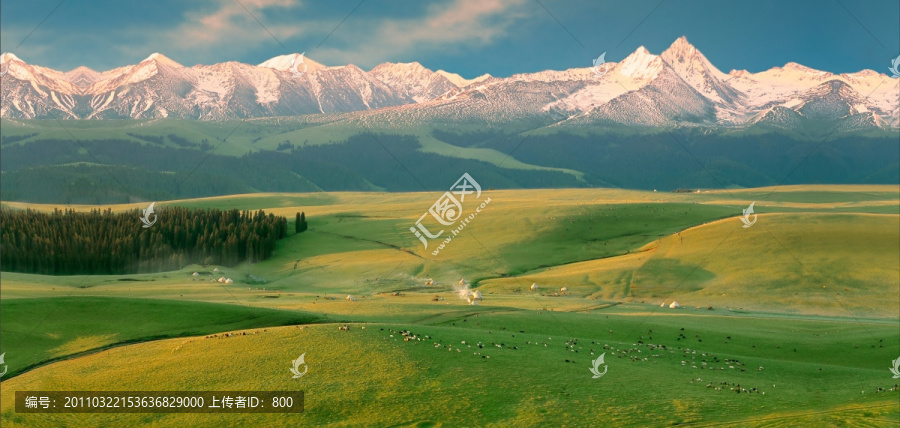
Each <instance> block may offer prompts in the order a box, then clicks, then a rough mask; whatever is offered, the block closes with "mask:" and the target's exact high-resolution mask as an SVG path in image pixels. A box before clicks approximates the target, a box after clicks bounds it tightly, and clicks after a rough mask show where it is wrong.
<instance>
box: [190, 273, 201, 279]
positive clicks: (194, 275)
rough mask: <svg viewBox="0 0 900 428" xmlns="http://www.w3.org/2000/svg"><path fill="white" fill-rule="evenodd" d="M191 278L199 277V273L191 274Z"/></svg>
mask: <svg viewBox="0 0 900 428" xmlns="http://www.w3.org/2000/svg"><path fill="white" fill-rule="evenodd" d="M191 276H193V277H194V278H199V277H200V272H194V273H192V274H191Z"/></svg>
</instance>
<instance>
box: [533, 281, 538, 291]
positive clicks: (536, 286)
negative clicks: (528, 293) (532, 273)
mask: <svg viewBox="0 0 900 428" xmlns="http://www.w3.org/2000/svg"><path fill="white" fill-rule="evenodd" d="M531 289H532V290H537V289H538V285H537V283H536V282H535V283H534V284H531Z"/></svg>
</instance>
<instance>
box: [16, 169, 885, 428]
mask: <svg viewBox="0 0 900 428" xmlns="http://www.w3.org/2000/svg"><path fill="white" fill-rule="evenodd" d="M773 190H774V192H773ZM439 196H440V194H438V193H314V194H254V195H232V196H223V197H218V198H204V199H196V200H185V201H171V202H165V203H158V204H157V207H160V208H164V207H165V206H167V205H168V206H171V205H179V206H189V207H197V208H213V207H215V208H223V209H224V208H234V207H236V208H240V209H265V210H266V211H267V212H269V211H271V212H274V213H276V214H278V215H284V216H286V217H288V218H289V219H293V215H294V213H296V212H298V211H304V212H305V213H306V215H307V219H308V220H309V224H310V229H309V230H308V231H306V232H304V233H302V234H298V235H293V234H291V235H289V236H288V237H287V238H286V239H284V240H281V241H279V243H278V247H277V248H276V251H275V254H274V256H273V257H272V258H270V259H268V260H265V261H263V262H260V263H255V264H241V265H238V266H234V267H219V268H220V270H221V272H222V273H221V275H224V276H227V277H230V278H233V279H234V280H235V283H234V284H232V285H224V284H220V283H218V282H215V281H211V280H210V277H211V273H210V271H211V270H212V268H213V267H212V266H208V267H201V266H197V265H192V266H186V267H185V268H184V269H182V270H179V271H173V272H163V273H158V274H143V275H122V276H77V277H47V276H40V275H28V274H19V273H9V272H3V273H2V277H0V280H2V289H0V292H2V294H0V309H2V316H3V326H2V336H0V340H2V345H3V350H4V351H5V352H7V354H6V364H8V365H9V368H10V371H11V372H10V373H9V374H8V375H7V376H5V377H4V379H3V382H2V385H0V388H2V394H3V400H2V403H0V417H2V421H3V426H4V427H6V426H73V425H81V426H98V425H103V426H136V425H144V424H146V425H153V426H215V425H225V426H263V425H265V426H296V425H326V424H335V425H342V426H346V425H351V426H360V425H365V426H484V425H492V426H557V425H563V424H565V425H570V426H598V425H603V426H611V425H615V426H620V425H625V426H664V425H665V426H668V425H674V424H690V425H692V426H693V425H697V426H712V425H729V426H794V425H798V424H799V425H814V424H819V425H828V426H859V425H865V426H896V425H897V424H898V423H900V389H894V390H893V391H879V392H876V390H877V388H883V389H885V390H888V389H890V388H891V387H893V386H894V384H897V383H900V382H898V380H897V379H892V378H891V373H890V371H889V370H888V367H889V366H890V362H891V360H893V359H895V358H898V356H900V329H898V323H900V298H898V296H900V277H898V275H900V265H898V263H900V262H898V260H900V227H898V224H900V223H898V222H900V211H898V210H900V188H898V187H897V186H787V187H783V188H778V189H772V188H760V189H743V190H735V189H729V190H713V191H702V192H700V193H662V192H658V193H657V192H640V191H627V190H612V189H590V190H576V189H563V190H509V191H488V190H485V193H484V194H483V195H482V199H484V198H485V197H490V198H491V203H490V204H489V205H488V206H487V207H486V208H485V209H484V211H483V212H482V213H480V214H479V215H478V217H476V218H475V219H474V220H473V221H472V223H470V224H469V225H468V226H466V228H465V229H464V230H463V232H462V233H461V234H460V235H458V236H457V237H456V238H454V240H453V241H452V242H450V243H449V244H448V246H447V247H446V248H445V249H444V250H443V251H442V252H441V253H440V254H439V255H437V256H434V255H432V254H431V252H430V251H431V250H432V249H433V247H431V246H430V247H429V250H427V251H426V250H424V249H423V248H422V245H421V243H420V242H419V241H418V240H417V239H416V238H415V237H414V236H413V235H412V233H410V232H409V227H410V226H411V225H412V224H413V223H414V222H415V221H416V219H418V218H419V216H421V215H422V214H423V213H424V212H425V211H426V210H427V209H428V207H429V206H430V205H431V203H432V202H434V200H435V199H437V198H438V197H439ZM754 201H755V202H756V204H755V207H754V208H755V211H756V213H758V220H757V222H756V223H755V224H754V225H753V226H752V227H750V228H743V227H742V226H743V224H742V223H741V221H740V220H739V218H738V217H739V216H740V215H741V210H742V209H744V208H746V207H747V205H749V204H750V202H754ZM5 205H7V206H9V207H12V208H31V209H39V210H51V209H53V206H47V205H29V204H23V203H5ZM136 207H138V205H134V204H131V205H127V204H126V205H116V206H110V207H109V208H111V209H113V210H115V211H121V210H126V209H133V208H136ZM72 208H74V209H79V210H84V209H90V208H96V207H92V206H74V207H72ZM159 212H160V219H159V221H165V217H164V211H159ZM290 229H291V230H293V228H290ZM430 245H432V244H430ZM195 271H197V272H202V273H203V275H202V276H201V278H200V279H196V280H195V279H194V278H193V277H192V276H191V273H192V272H195ZM217 275H219V274H217ZM250 275H254V276H256V277H260V278H263V279H265V283H262V282H260V281H257V280H255V279H252V277H251V276H250ZM429 278H430V279H434V281H435V285H425V280H426V279H429ZM460 278H465V279H466V280H467V281H468V282H469V283H471V284H472V286H473V287H475V288H477V289H480V290H481V291H482V292H483V294H484V300H483V301H481V302H480V305H478V306H470V305H468V304H467V303H466V302H465V301H464V300H460V299H459V298H458V297H457V295H456V293H455V292H454V290H453V286H454V285H455V284H457V283H458V281H459V280H460ZM534 283H536V284H538V285H539V288H538V290H531V288H530V287H531V285H532V284H534ZM562 287H565V288H566V291H561V289H562ZM348 294H350V295H353V296H354V297H355V301H347V300H345V299H344V297H346V296H347V295H348ZM673 300H677V301H678V302H679V303H680V304H681V305H682V307H681V308H679V309H669V308H668V307H660V304H661V303H663V302H665V303H670V302H671V301H673ZM343 324H348V325H350V330H349V331H341V330H339V329H338V328H337V326H338V325H343ZM401 330H408V331H410V332H412V333H413V334H415V335H416V336H417V337H418V338H419V339H421V340H412V341H404V340H403V336H401V335H400V333H399V331H401ZM232 331H241V332H247V333H249V334H248V335H237V336H233V337H226V338H222V337H221V335H218V336H217V337H215V338H207V337H206V336H207V335H210V334H217V333H221V332H232ZM392 335H393V336H392ZM426 336H428V338H425V337H426ZM463 342H465V343H463ZM479 343H480V344H481V345H482V347H479V346H478V344H479ZM125 344H127V345H128V346H120V345H125ZM663 346H664V348H663ZM304 352H305V353H306V362H307V363H308V364H309V374H308V375H307V376H304V377H303V378H301V379H292V378H291V376H290V372H289V371H288V368H289V367H290V362H291V360H292V359H295V358H297V356H298V355H300V354H301V353H304ZM602 353H605V362H606V364H607V365H608V373H607V374H606V375H605V376H604V377H602V378H599V379H592V378H591V374H590V372H589V371H588V368H590V367H591V360H592V359H594V358H597V356H599V355H600V354H602ZM726 360H727V362H726ZM704 363H705V364H704ZM698 379H699V380H698ZM723 382H724V384H723ZM738 384H740V385H741V387H742V388H746V389H750V390H752V389H753V388H756V391H758V392H751V393H736V392H735V391H733V390H731V388H734V387H735V385H738ZM707 385H709V386H707ZM717 388H720V389H718V390H717ZM41 389H51V390H52V389H69V390H173V391H175V390H228V389H235V390H283V389H287V390H293V389H300V390H303V391H304V392H305V394H306V410H305V412H304V413H303V414H301V415H258V414H243V415H228V416H222V415H208V414H193V415H191V414H187V415H177V414H169V415H153V414H123V415H91V414H79V415H21V414H16V413H15V410H14V406H13V402H12V397H13V395H14V392H15V391H19V390H41ZM763 392H765V394H763Z"/></svg>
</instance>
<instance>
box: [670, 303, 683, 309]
mask: <svg viewBox="0 0 900 428" xmlns="http://www.w3.org/2000/svg"><path fill="white" fill-rule="evenodd" d="M669 307H670V308H672V309H675V308H680V307H681V305H679V304H678V302H672V304H671V305H669Z"/></svg>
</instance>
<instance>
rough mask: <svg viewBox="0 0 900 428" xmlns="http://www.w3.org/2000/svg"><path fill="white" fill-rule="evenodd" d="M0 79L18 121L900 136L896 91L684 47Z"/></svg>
mask: <svg viewBox="0 0 900 428" xmlns="http://www.w3.org/2000/svg"><path fill="white" fill-rule="evenodd" d="M585 62H589V61H585ZM0 72H2V73H3V74H2V77H0V89H2V101H0V117H3V118H15V119H34V118H49V117H56V118H59V119H121V118H134V119H148V118H164V117H173V118H182V119H199V120H227V119H238V118H249V117H271V116H296V115H309V114H327V113H349V112H357V113H355V114H354V115H353V116H354V117H355V118H356V120H357V121H359V122H361V123H367V122H368V123H373V121H378V122H380V123H388V124H394V125H396V126H402V125H405V124H411V123H415V122H419V121H427V120H463V119H464V120H478V121H486V122H503V121H507V120H518V119H522V118H532V117H538V118H542V119H543V120H545V121H548V122H550V123H553V124H555V125H554V126H561V127H566V126H584V125H595V124H605V123H608V124H619V125H636V126H652V127H658V126H712V127H743V126H747V125H751V124H762V125H768V126H773V127H779V128H786V129H791V128H795V127H797V126H799V125H800V124H802V123H804V122H805V121H828V122H834V123H837V125H838V126H841V127H844V128H848V129H859V128H866V127H878V128H900V79H892V78H891V77H889V76H888V75H886V74H882V73H878V72H875V71H872V70H862V71H859V72H856V73H850V74H832V73H829V72H825V71H819V70H814V69H811V68H808V67H804V66H802V65H800V64H796V63H788V64H786V65H785V66H784V67H775V68H772V69H770V70H766V71H763V72H760V73H750V72H747V71H745V70H732V71H731V72H729V73H724V72H722V71H720V70H719V69H717V68H716V67H715V66H714V65H713V64H712V63H711V62H710V61H709V60H708V59H707V58H706V57H705V56H704V55H703V54H702V53H701V52H700V51H699V50H697V49H696V48H695V47H694V46H692V45H691V44H690V43H688V41H687V39H686V38H684V37H681V38H679V39H678V40H676V41H675V42H674V43H673V44H672V45H671V46H670V47H669V48H668V49H666V50H665V51H664V52H662V53H661V54H660V55H654V54H651V53H650V52H648V51H647V50H646V49H645V48H643V47H640V48H638V49H637V50H636V51H635V52H634V53H632V54H631V55H629V56H628V57H626V58H624V59H623V60H622V61H620V62H618V63H614V62H607V63H605V64H603V65H602V66H601V67H599V68H597V69H592V68H590V67H585V68H576V69H569V70H563V71H553V70H548V71H542V72H538V73H527V74H516V75H513V76H510V77H507V78H497V77H492V76H490V75H484V76H480V77H478V78H475V79H471V80H467V79H464V78H463V77H461V76H459V75H457V74H454V73H450V72H446V71H443V70H438V71H432V70H429V69H427V68H425V67H423V66H422V65H421V64H419V63H415V62H414V63H407V64H404V63H399V64H398V63H384V64H381V65H378V66H376V67H375V68H373V69H372V70H369V71H365V70H362V69H360V68H359V67H356V66H355V65H352V64H351V65H344V66H336V67H330V66H325V65H323V64H320V63H318V62H316V61H314V60H312V59H309V58H306V57H304V56H302V55H300V54H291V55H283V56H278V57H275V58H272V59H270V60H268V61H265V62H263V63H262V64H259V65H255V66H254V65H249V64H243V63H238V62H225V63H220V64H213V65H195V66H192V67H186V66H183V65H181V64H178V63H177V62H175V61H172V60H171V59H169V58H166V57H165V56H163V55H161V54H158V53H155V54H153V55H150V56H149V57H148V58H147V59H145V60H143V61H141V62H140V63H138V64H135V65H129V66H125V67H120V68H117V69H114V70H109V71H104V72H97V71H94V70H91V69H89V68H87V67H78V68H76V69H74V70H71V71H68V72H61V71H57V70H53V69H49V68H45V67H41V66H38V65H32V64H28V63H26V62H25V61H23V60H21V59H19V58H18V57H17V56H15V55H13V54H11V53H6V54H3V55H2V56H0ZM388 107H393V108H388Z"/></svg>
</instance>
